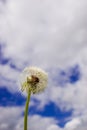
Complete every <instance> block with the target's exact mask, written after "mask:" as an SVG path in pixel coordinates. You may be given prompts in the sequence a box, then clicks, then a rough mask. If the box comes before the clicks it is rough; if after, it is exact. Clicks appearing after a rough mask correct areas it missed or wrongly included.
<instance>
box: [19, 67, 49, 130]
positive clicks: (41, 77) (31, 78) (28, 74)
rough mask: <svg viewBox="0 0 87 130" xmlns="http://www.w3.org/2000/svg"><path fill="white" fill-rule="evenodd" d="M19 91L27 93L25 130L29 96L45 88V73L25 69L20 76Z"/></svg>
mask: <svg viewBox="0 0 87 130" xmlns="http://www.w3.org/2000/svg"><path fill="white" fill-rule="evenodd" d="M20 79H21V81H20V82H21V90H22V91H24V90H25V91H26V92H27V95H28V96H27V101H26V106H25V117H24V130H27V114H28V106H29V101H30V96H31V94H36V93H39V92H42V91H44V89H45V88H46V86H47V82H48V76H47V73H46V72H45V71H43V70H42V69H40V68H37V67H27V68H25V69H24V70H23V72H22V74H21V78H20Z"/></svg>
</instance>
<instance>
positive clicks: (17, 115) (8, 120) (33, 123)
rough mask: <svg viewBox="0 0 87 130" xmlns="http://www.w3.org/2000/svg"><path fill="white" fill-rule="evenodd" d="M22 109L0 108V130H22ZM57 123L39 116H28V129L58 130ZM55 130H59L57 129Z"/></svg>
mask: <svg viewBox="0 0 87 130" xmlns="http://www.w3.org/2000/svg"><path fill="white" fill-rule="evenodd" d="M23 109H24V108H22V107H6V108H5V107H0V111H1V114H0V130H9V129H11V130H15V129H16V130H21V129H23V126H24V125H23V117H22V112H23ZM56 123H57V121H56V120H55V119H53V118H48V117H41V116H40V115H33V116H29V123H28V125H29V129H30V130H32V129H34V130H37V129H39V130H44V129H46V130H49V128H58V126H57V124H56ZM57 130H60V129H59V128H58V129H57Z"/></svg>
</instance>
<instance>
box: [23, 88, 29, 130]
mask: <svg viewBox="0 0 87 130" xmlns="http://www.w3.org/2000/svg"><path fill="white" fill-rule="evenodd" d="M30 96H31V90H29V91H28V96H27V101H26V105H25V115H24V130H27V116H28V106H29V102H30Z"/></svg>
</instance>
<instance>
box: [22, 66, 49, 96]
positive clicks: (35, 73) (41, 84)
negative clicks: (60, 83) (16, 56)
mask: <svg viewBox="0 0 87 130" xmlns="http://www.w3.org/2000/svg"><path fill="white" fill-rule="evenodd" d="M20 79H21V89H22V91H24V90H26V92H28V91H29V89H31V92H32V93H33V94H35V93H39V92H42V91H43V90H44V89H45V88H46V87H47V82H48V75H47V73H46V72H45V71H43V70H42V69H40V68H37V67H27V68H25V69H24V70H23V72H22V74H21V78H20Z"/></svg>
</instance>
